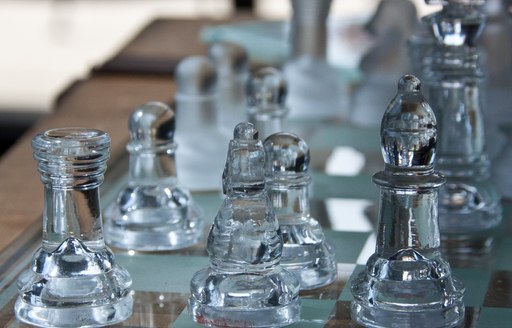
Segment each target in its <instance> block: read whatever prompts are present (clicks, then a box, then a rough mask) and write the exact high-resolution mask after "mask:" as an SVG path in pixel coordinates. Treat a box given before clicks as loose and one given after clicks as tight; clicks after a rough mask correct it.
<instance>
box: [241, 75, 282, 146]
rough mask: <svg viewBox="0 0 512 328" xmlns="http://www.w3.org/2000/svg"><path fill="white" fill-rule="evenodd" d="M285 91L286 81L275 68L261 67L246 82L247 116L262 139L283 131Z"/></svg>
mask: <svg viewBox="0 0 512 328" xmlns="http://www.w3.org/2000/svg"><path fill="white" fill-rule="evenodd" d="M286 93H287V86H286V81H285V80H284V77H283V75H282V74H281V72H280V71H279V70H277V69H275V68H272V67H265V68H262V69H260V70H258V71H257V72H256V73H254V74H253V75H252V76H251V77H250V79H249V81H248V83H247V107H248V108H247V116H248V118H249V122H251V123H252V124H254V126H255V127H256V129H257V130H258V132H259V135H260V138H261V139H262V140H264V139H265V138H266V137H268V136H269V135H271V134H273V133H276V132H281V131H284V123H285V118H286V115H287V114H288V108H287V107H286V105H285V101H286Z"/></svg>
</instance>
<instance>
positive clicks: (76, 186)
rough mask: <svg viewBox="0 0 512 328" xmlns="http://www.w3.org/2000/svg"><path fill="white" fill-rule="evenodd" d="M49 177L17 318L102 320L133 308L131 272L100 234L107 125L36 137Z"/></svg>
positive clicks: (40, 322)
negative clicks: (38, 236) (38, 242)
mask: <svg viewBox="0 0 512 328" xmlns="http://www.w3.org/2000/svg"><path fill="white" fill-rule="evenodd" d="M32 147H33V150H34V158H35V159H36V161H37V162H38V169H39V173H40V175H41V181H42V182H43V184H44V197H45V204H44V211H43V243H42V247H41V248H39V249H38V250H37V251H36V253H35V255H34V258H33V261H32V264H31V265H30V267H29V268H28V269H27V270H26V271H24V272H23V273H22V274H21V275H20V276H19V278H18V281H17V287H18V290H19V297H18V299H17V300H16V305H15V309H14V311H15V314H16V318H18V320H20V321H22V322H25V323H29V324H32V325H36V326H41V327H79V326H80V327H96V326H105V325H110V324H114V323H117V322H120V321H123V320H125V319H127V318H128V317H129V316H130V315H131V313H132V302H133V301H132V296H131V294H130V291H131V290H130V286H131V278H130V276H129V274H128V272H127V271H126V270H124V269H123V268H121V267H120V266H118V265H117V264H116V263H115V259H114V256H113V254H112V252H111V251H110V250H109V249H108V248H107V247H106V246H105V244H104V241H103V234H102V223H101V209H100V201H99V186H100V184H101V183H102V182H103V175H104V173H105V170H106V161H107V159H108V157H109V147H110V137H109V136H108V135H107V134H106V133H105V132H102V131H98V130H90V129H81V128H67V129H66V128H64V129H54V130H49V131H46V132H43V133H41V134H38V135H36V136H35V137H34V139H33V141H32Z"/></svg>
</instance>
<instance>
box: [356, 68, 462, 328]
mask: <svg viewBox="0 0 512 328" xmlns="http://www.w3.org/2000/svg"><path fill="white" fill-rule="evenodd" d="M436 142H437V129H436V119H435V116H434V113H433V111H432V109H431V108H430V106H429V105H428V103H427V102H426V100H425V98H424V97H423V96H422V94H421V92H420V82H419V80H418V79H417V78H416V77H414V76H412V75H406V76H404V77H402V78H401V79H400V82H399V85H398V93H397V95H396V96H395V98H394V99H393V100H392V101H391V103H390V105H389V106H388V108H387V109H386V112H385V113H384V118H383V119H382V125H381V150H382V154H383V157H384V162H385V168H384V171H381V172H378V173H376V174H375V175H374V176H373V181H374V183H375V184H376V185H377V186H378V187H379V188H380V189H381V192H380V208H379V223H378V230H377V244H376V246H375V253H374V254H373V255H372V256H371V257H370V258H369V259H368V262H367V263H366V270H364V271H363V272H361V273H360V274H359V275H358V276H357V277H356V278H355V279H354V280H353V281H352V286H351V289H352V294H353V295H354V301H353V303H352V316H353V318H354V319H355V320H356V321H357V322H358V323H359V324H362V325H364V326H365V327H404V328H405V327H418V328H419V327H425V328H433V327H454V326H456V325H457V324H459V323H461V322H462V320H463V318H464V304H463V303H462V297H463V293H464V287H463V285H462V283H461V282H460V281H459V280H458V279H457V278H456V277H454V276H453V275H452V274H451V269H450V266H449V264H448V262H446V261H445V260H444V259H443V258H442V256H441V250H440V237H439V228H438V220H437V201H438V188H440V187H441V186H442V185H443V183H444V182H445V180H444V178H443V177H442V176H441V175H440V174H439V173H437V172H436V171H434V166H433V163H434V158H435V155H436Z"/></svg>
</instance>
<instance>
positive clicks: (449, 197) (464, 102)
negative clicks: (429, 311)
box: [424, 0, 502, 259]
mask: <svg viewBox="0 0 512 328" xmlns="http://www.w3.org/2000/svg"><path fill="white" fill-rule="evenodd" d="M427 2H429V3H438V2H439V1H437V0H427ZM442 3H443V9H442V10H441V11H439V12H437V13H434V14H432V15H430V16H427V17H425V18H424V20H425V22H426V23H427V24H429V26H430V28H431V31H432V34H433V36H434V37H435V39H436V46H435V48H434V51H433V54H432V64H431V65H430V67H428V70H427V72H426V73H425V76H426V79H425V80H426V85H427V90H428V93H427V99H428V100H429V102H430V104H431V106H432V108H433V109H434V112H435V114H436V117H437V120H438V122H439V130H438V131H439V139H438V140H439V144H438V148H437V149H438V151H437V157H436V168H437V169H438V170H439V171H440V172H441V173H442V174H443V175H444V176H445V177H446V179H447V183H446V184H445V185H444V186H443V187H442V188H441V189H440V191H439V226H440V230H441V234H442V237H443V238H444V241H443V248H444V249H443V250H446V252H447V253H446V254H447V255H450V256H452V255H453V258H455V257H459V258H460V259H462V257H464V256H469V257H471V258H473V257H474V256H476V255H477V254H481V255H485V254H487V253H489V252H490V251H492V245H493V243H492V239H493V238H492V228H494V227H496V226H497V225H499V224H500V222H501V219H502V210H501V205H500V197H499V194H498V192H497V189H496V187H495V185H494V184H493V183H492V181H491V179H490V162H489V159H488V156H487V152H486V147H485V137H484V117H483V107H484V106H483V99H482V98H483V97H482V88H483V85H484V80H485V75H484V73H483V70H482V65H481V56H480V51H479V49H478V48H477V47H476V46H475V44H476V40H477V38H478V36H479V35H480V32H481V31H482V29H483V26H484V21H485V17H484V15H483V14H482V13H481V12H480V10H479V8H478V5H480V4H483V3H484V1H483V0H466V1H459V0H450V1H442Z"/></svg>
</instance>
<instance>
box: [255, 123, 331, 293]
mask: <svg viewBox="0 0 512 328" xmlns="http://www.w3.org/2000/svg"><path fill="white" fill-rule="evenodd" d="M263 146H264V148H265V154H266V181H265V186H266V189H267V194H268V196H269V198H270V201H271V202H272V205H273V207H274V211H275V212H276V217H277V219H278V221H279V228H280V229H281V233H282V235H283V254H282V256H281V266H283V267H284V268H285V269H286V270H288V271H290V272H292V273H293V274H295V275H296V276H297V278H298V279H299V281H300V288H301V290H308V289H314V288H318V287H322V286H325V285H328V284H330V283H331V282H333V281H334V279H335V278H336V261H335V260H334V248H333V246H332V245H331V244H329V243H328V242H327V241H326V240H325V236H324V233H323V231H322V227H321V226H320V224H319V223H318V221H316V220H315V219H314V218H312V217H311V216H310V214H309V188H310V184H311V177H310V175H309V174H308V168H309V147H308V145H307V144H306V142H305V141H304V140H302V139H301V138H299V137H298V136H296V135H294V134H291V133H284V132H281V133H275V134H272V135H271V136H269V137H268V138H267V139H266V140H265V142H264V144H263Z"/></svg>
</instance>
